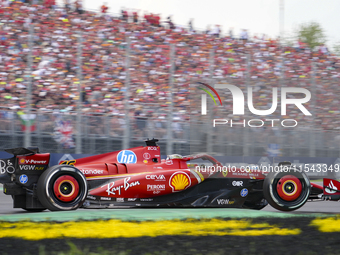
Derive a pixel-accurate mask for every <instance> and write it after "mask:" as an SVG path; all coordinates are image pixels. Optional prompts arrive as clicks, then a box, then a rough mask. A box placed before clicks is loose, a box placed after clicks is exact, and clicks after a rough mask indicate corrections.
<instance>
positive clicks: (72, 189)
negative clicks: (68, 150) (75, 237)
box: [37, 165, 88, 211]
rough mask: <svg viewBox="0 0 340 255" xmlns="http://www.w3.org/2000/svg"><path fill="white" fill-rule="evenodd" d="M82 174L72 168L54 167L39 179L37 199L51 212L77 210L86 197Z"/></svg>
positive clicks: (84, 179)
mask: <svg viewBox="0 0 340 255" xmlns="http://www.w3.org/2000/svg"><path fill="white" fill-rule="evenodd" d="M87 192H88V190H87V181H86V178H85V176H84V174H83V173H82V172H81V171H79V170H78V169H77V168H75V167H74V166H65V165H56V166H53V167H50V168H49V169H47V170H46V171H45V172H44V173H43V174H42V175H41V176H40V178H39V180H38V185H37V193H38V199H39V201H40V202H41V204H42V205H43V206H44V207H46V208H47V209H49V210H51V211H68V210H75V209H77V208H79V207H80V206H81V205H82V204H83V203H84V201H85V199H86V196H87Z"/></svg>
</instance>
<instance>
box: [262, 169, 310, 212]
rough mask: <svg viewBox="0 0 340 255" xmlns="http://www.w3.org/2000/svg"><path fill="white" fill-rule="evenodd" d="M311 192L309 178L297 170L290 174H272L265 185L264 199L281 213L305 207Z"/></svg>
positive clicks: (267, 177) (268, 176)
mask: <svg viewBox="0 0 340 255" xmlns="http://www.w3.org/2000/svg"><path fill="white" fill-rule="evenodd" d="M310 190H311V184H310V181H309V178H308V176H307V175H306V173H304V172H302V171H300V170H299V169H296V168H293V169H290V170H289V171H288V172H270V173H269V174H268V175H267V176H266V178H265V180H264V183H263V194H264V197H265V198H266V200H267V201H268V203H269V204H270V205H271V206H272V207H274V208H275V209H277V210H280V211H293V210H296V209H298V208H300V207H301V206H303V205H304V204H305V203H306V202H307V199H308V197H309V194H310Z"/></svg>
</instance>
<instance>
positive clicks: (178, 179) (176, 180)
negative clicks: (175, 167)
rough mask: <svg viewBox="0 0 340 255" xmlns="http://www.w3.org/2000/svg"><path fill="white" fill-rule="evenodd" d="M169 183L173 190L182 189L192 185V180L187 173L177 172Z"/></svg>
mask: <svg viewBox="0 0 340 255" xmlns="http://www.w3.org/2000/svg"><path fill="white" fill-rule="evenodd" d="M169 185H170V187H171V188H172V192H176V191H181V190H184V189H186V188H188V187H189V186H190V185H191V180H190V177H189V175H188V174H187V173H184V172H176V173H174V174H173V175H171V177H170V181H169Z"/></svg>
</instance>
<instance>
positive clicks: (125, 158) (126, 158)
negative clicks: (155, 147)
mask: <svg viewBox="0 0 340 255" xmlns="http://www.w3.org/2000/svg"><path fill="white" fill-rule="evenodd" d="M117 159H118V163H125V164H135V163H137V156H136V154H135V153H134V152H133V151H129V150H123V151H121V152H119V153H118V155H117Z"/></svg>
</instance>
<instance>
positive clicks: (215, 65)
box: [0, 0, 340, 140]
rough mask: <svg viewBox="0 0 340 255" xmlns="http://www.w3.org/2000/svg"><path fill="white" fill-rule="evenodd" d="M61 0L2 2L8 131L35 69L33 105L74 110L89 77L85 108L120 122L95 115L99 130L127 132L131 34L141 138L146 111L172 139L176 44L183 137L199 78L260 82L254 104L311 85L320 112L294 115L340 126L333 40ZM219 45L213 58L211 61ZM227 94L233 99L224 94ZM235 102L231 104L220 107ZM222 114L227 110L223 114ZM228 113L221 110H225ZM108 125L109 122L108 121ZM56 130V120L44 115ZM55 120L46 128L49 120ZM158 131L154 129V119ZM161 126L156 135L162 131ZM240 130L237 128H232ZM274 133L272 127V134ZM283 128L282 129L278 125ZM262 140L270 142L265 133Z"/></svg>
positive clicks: (339, 64)
mask: <svg viewBox="0 0 340 255" xmlns="http://www.w3.org/2000/svg"><path fill="white" fill-rule="evenodd" d="M66 3H67V4H66V5H65V6H57V5H55V3H54V2H53V1H50V0H47V1H45V2H44V3H38V2H36V3H35V2H34V1H33V4H31V3H23V2H18V1H2V2H1V8H0V74H1V75H0V84H1V86H0V91H1V96H0V107H1V110H2V111H1V112H2V115H1V119H2V121H1V122H0V130H8V129H9V126H10V125H11V118H12V115H11V114H8V110H11V113H13V112H15V113H16V114H19V115H20V112H22V111H24V110H25V108H26V107H27V106H26V102H27V100H26V90H27V82H28V77H29V76H30V75H32V78H33V81H32V102H31V107H32V110H33V111H34V110H36V111H39V112H40V113H41V112H42V114H44V113H47V112H53V113H56V112H58V113H60V112H61V113H65V112H72V111H75V110H76V108H77V102H78V100H79V95H78V84H79V83H81V89H82V93H81V99H82V112H83V113H84V114H91V115H95V114H110V116H114V118H111V119H109V120H108V121H109V122H110V123H109V124H108V125H109V126H110V128H109V130H108V131H105V127H106V126H105V125H104V123H102V122H100V123H98V121H96V120H94V121H93V122H94V123H93V125H92V126H91V128H92V129H93V130H91V131H89V133H92V134H99V135H100V134H108V135H110V136H116V137H121V136H122V135H123V131H124V128H125V120H124V115H125V113H126V112H125V107H124V96H125V93H124V92H125V90H126V83H125V80H126V75H127V72H126V47H127V38H130V40H131V44H130V45H129V47H130V49H131V51H130V56H129V57H130V68H129V76H130V77H131V78H130V80H129V83H130V84H129V86H130V90H129V91H130V93H129V105H130V109H131V113H130V114H131V117H133V119H134V123H133V125H134V126H133V127H134V131H135V136H136V137H139V138H143V137H145V136H147V135H148V134H149V133H148V131H147V130H144V129H145V127H146V125H151V124H150V123H151V122H150V123H145V120H146V119H149V120H157V121H154V122H152V124H153V125H154V126H153V127H152V128H153V130H154V131H152V132H151V133H152V134H151V135H155V136H157V137H158V138H166V122H167V117H168V109H169V105H170V102H169V79H170V77H169V76H170V72H169V69H170V66H171V63H170V46H171V45H175V47H176V51H175V59H174V65H175V68H174V75H173V79H174V80H173V81H174V86H173V91H174V93H173V120H172V121H173V124H172V127H173V129H174V130H175V131H174V138H177V139H184V138H185V129H184V126H185V125H186V123H187V121H188V120H189V116H190V115H192V114H195V113H196V114H199V109H198V110H197V111H194V112H193V111H192V109H191V110H190V102H189V101H190V100H189V94H190V84H191V83H192V82H195V81H205V80H209V79H214V82H215V83H229V84H234V85H237V86H239V87H240V88H245V87H246V86H252V87H253V90H254V92H255V93H254V98H255V99H256V100H254V106H255V107H256V108H258V109H267V108H268V104H269V103H271V100H272V94H271V93H272V88H273V87H283V86H291V87H303V88H306V89H308V90H310V91H314V95H315V96H314V99H313V100H312V101H311V102H310V103H309V107H310V108H312V109H311V112H312V113H313V118H312V119H303V118H302V117H301V114H300V113H301V112H300V111H298V110H294V109H292V110H291V111H290V112H289V116H290V118H294V119H296V120H299V121H300V120H301V121H302V122H301V123H305V126H304V127H306V128H313V129H314V130H321V131H323V130H337V129H338V127H339V122H340V118H339V112H338V95H339V94H340V93H339V92H340V91H339V86H338V85H339V79H340V76H339V73H340V72H339V68H340V60H339V57H338V56H336V55H334V54H332V52H330V51H329V50H328V48H327V46H326V45H320V46H319V47H316V48H315V49H313V50H312V49H310V48H309V47H308V45H307V44H305V43H303V42H301V41H299V40H297V41H296V42H294V43H293V45H291V46H289V45H286V44H282V43H280V40H279V38H268V37H266V36H252V37H251V36H249V35H248V32H247V30H243V31H241V34H240V36H235V35H234V34H233V32H232V31H230V32H229V33H227V34H223V33H222V31H221V29H220V27H219V26H216V27H215V28H212V29H211V30H206V31H197V30H195V28H194V27H193V24H192V23H191V22H189V27H187V28H183V27H181V26H176V24H174V23H173V21H172V20H171V17H167V18H164V19H161V17H160V16H159V15H155V14H151V13H145V15H142V14H141V13H137V12H136V11H129V10H122V11H121V15H118V16H117V15H110V14H108V12H107V6H105V4H104V5H102V6H99V7H98V12H94V11H92V12H91V11H86V10H83V8H82V6H81V2H80V1H75V2H74V3H68V2H66ZM30 26H33V28H34V31H33V47H32V52H31V54H32V57H33V64H32V72H31V73H29V71H28V70H29V68H28V67H29V54H30V50H29V37H30V31H29V27H30ZM79 32H81V34H82V66H81V71H82V75H81V80H80V79H79V75H78V69H79V68H80V67H79V65H78V59H77V54H78V48H79V41H78V33H79ZM211 52H213V61H211ZM223 100H224V102H226V103H228V102H231V99H230V98H229V99H228V98H227V97H223ZM230 109H232V105H231V103H229V104H226V106H225V108H223V109H221V110H220V111H222V112H223V111H224V112H227V111H229V110H230ZM216 115H218V113H216ZM217 117H218V116H217ZM106 124H107V123H106ZM42 125H45V126H48V127H46V128H50V129H53V128H54V126H55V125H54V123H53V122H52V123H51V122H48V121H46V122H44V124H42ZM44 128H45V127H44ZM149 130H150V127H149ZM154 132H155V133H154ZM228 132H230V131H228ZM265 135H267V134H265ZM274 135H275V132H274ZM258 139H260V140H261V137H259V138H258Z"/></svg>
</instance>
